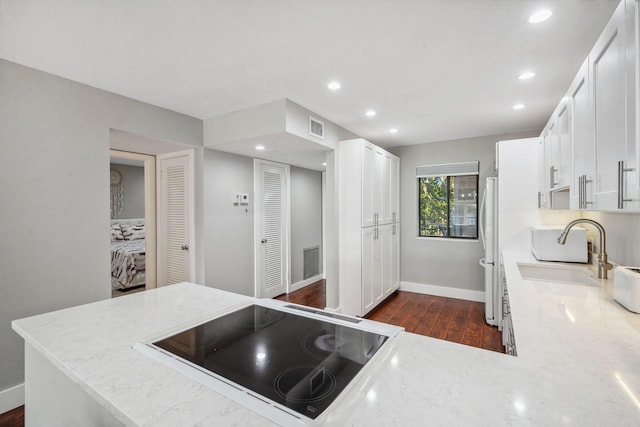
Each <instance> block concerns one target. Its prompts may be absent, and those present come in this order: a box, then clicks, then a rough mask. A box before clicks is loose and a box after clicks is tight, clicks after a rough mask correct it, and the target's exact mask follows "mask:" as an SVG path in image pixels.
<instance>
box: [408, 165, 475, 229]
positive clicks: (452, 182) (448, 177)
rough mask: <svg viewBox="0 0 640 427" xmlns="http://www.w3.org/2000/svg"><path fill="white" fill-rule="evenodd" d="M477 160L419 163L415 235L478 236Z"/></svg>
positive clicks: (417, 170)
mask: <svg viewBox="0 0 640 427" xmlns="http://www.w3.org/2000/svg"><path fill="white" fill-rule="evenodd" d="M478 170H479V168H478V162H466V163H449V164H443V165H431V166H420V167H418V168H417V169H416V176H417V179H418V236H419V237H445V238H454V239H477V238H478Z"/></svg>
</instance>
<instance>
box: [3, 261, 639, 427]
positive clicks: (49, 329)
mask: <svg viewBox="0 0 640 427" xmlns="http://www.w3.org/2000/svg"><path fill="white" fill-rule="evenodd" d="M527 255H528V254H505V270H506V276H507V280H508V282H509V292H510V296H511V309H512V312H513V325H514V329H515V337H516V342H517V346H518V357H512V356H508V355H505V354H500V353H494V352H490V351H485V350H481V349H477V348H472V347H467V346H463V345H458V344H454V343H450V342H446V341H441V340H437V339H432V338H428V337H423V336H419V335H415V334H410V333H406V332H401V333H400V335H399V336H398V337H397V338H396V339H395V342H394V348H393V350H392V353H391V357H389V358H388V359H386V360H385V363H384V366H382V367H381V369H379V370H375V371H367V372H368V373H369V377H368V378H366V381H365V383H364V387H363V388H362V390H363V392H362V395H361V397H359V398H358V399H357V401H356V404H355V409H353V410H352V411H351V412H350V413H349V414H348V416H347V417H346V421H345V425H351V426H375V425H386V426H389V425H397V426H412V425H451V424H457V425H487V426H488V425H492V426H496V425H631V424H637V422H638V420H639V419H640V404H639V403H638V399H639V394H640V361H639V360H640V359H639V358H638V355H640V317H639V316H638V315H634V314H632V313H629V312H627V311H626V310H624V309H623V308H621V307H620V306H618V305H617V304H616V303H614V302H612V301H611V298H610V296H607V292H606V288H607V284H606V283H605V286H604V288H603V289H604V290H601V289H599V288H596V287H585V286H576V285H563V284H557V283H550V282H547V283H544V282H533V281H527V280H523V279H521V278H520V275H519V273H518V269H517V262H518V261H520V260H521V259H525V260H526V261H530V260H529V258H530V255H528V256H527ZM252 301H254V299H253V298H250V297H246V296H242V295H237V294H233V293H229V292H225V291H220V290H216V289H212V288H208V287H205V286H200V285H194V284H188V283H183V284H178V285H172V286H168V287H164V288H159V289H155V290H151V291H147V292H141V293H138V294H134V295H130V296H127V297H122V298H115V299H112V300H105V301H100V302H96V303H92V304H87V305H83V306H78V307H74V308H70V309H66V310H61V311H57V312H52V313H47V314H43V315H39V316H34V317H30V318H25V319H20V320H16V321H14V322H13V328H14V330H15V331H16V332H18V333H19V334H20V335H21V336H22V337H23V338H24V340H25V352H26V356H25V357H26V369H25V370H26V372H25V377H26V421H27V426H29V425H32V426H36V425H45V424H46V425H51V426H56V425H65V426H73V425H77V426H80V425H107V426H111V425H113V426H119V425H127V426H175V425H184V426H186V425H201V426H208V425H212V426H213V425H216V426H221V425H242V426H263V425H265V426H266V425H273V424H272V423H271V422H270V421H268V420H267V419H265V418H263V417H261V416H260V415H258V414H256V413H254V412H252V411H250V410H248V409H246V408H244V407H243V406H241V405H239V404H237V403H235V402H234V401H232V400H229V399H227V398H225V397H223V396H222V395H220V394H218V393H216V392H214V391H212V390H210V389H208V388H207V387H205V386H202V385H201V384H199V383H197V382H196V381H193V380H191V379H190V378H188V377H186V376H184V375H182V374H181V373H179V372H177V371H175V370H173V369H171V368H169V367H167V366H165V365H164V364H162V363H159V362H157V361H155V360H153V359H151V358H149V357H148V356H147V355H145V354H142V353H140V352H139V351H137V350H135V349H133V348H132V347H133V345H134V344H135V343H136V342H139V341H144V340H146V339H148V338H149V337H151V336H154V335H157V334H158V333H161V332H162V331H165V330H169V329H175V328H178V327H187V326H189V325H193V324H197V323H199V322H200V321H202V320H203V319H207V318H211V317H212V316H214V315H215V314H216V313H222V312H227V311H229V310H231V309H233V308H234V307H240V306H243V305H246V304H247V303H251V302H252ZM567 313H571V316H568V315H567Z"/></svg>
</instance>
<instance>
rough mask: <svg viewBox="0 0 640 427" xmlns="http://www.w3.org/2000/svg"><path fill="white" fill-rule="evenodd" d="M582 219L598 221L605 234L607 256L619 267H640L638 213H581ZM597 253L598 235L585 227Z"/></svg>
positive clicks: (639, 221)
mask: <svg viewBox="0 0 640 427" xmlns="http://www.w3.org/2000/svg"><path fill="white" fill-rule="evenodd" d="M581 213H582V215H581V217H582V218H589V219H593V220H594V221H598V222H599V223H600V224H602V226H603V227H604V229H605V231H606V233H607V240H606V245H607V255H608V257H609V260H610V261H613V262H615V263H617V264H620V265H628V266H636V267H637V266H640V213H618V212H594V211H582V212H581ZM586 228H588V229H589V236H590V237H592V238H593V244H594V252H596V253H597V252H598V251H599V250H600V248H599V247H598V233H597V231H595V230H594V228H593V227H590V226H587V227H586Z"/></svg>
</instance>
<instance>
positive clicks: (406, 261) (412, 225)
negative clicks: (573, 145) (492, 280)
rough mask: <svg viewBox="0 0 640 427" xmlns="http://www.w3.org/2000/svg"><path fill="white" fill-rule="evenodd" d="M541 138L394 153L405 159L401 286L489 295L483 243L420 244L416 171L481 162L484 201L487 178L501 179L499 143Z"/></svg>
mask: <svg viewBox="0 0 640 427" xmlns="http://www.w3.org/2000/svg"><path fill="white" fill-rule="evenodd" d="M530 136H536V135H535V133H526V134H509V135H495V136H486V137H478V138H469V139H460V140H454V141H443V142H435V143H429V144H419V145H407V146H403V147H396V148H391V149H389V151H391V152H392V153H394V154H395V155H397V156H398V157H400V221H401V224H402V227H400V229H401V234H400V280H401V281H403V282H413V283H421V284H427V285H436V286H444V287H451V288H459V289H467V290H473V291H484V272H483V270H482V268H481V267H480V265H479V264H478V260H479V259H480V258H482V256H483V248H482V243H481V242H480V241H479V240H477V241H457V240H446V239H433V238H431V239H430V238H418V237H416V236H417V235H418V230H417V222H418V221H417V209H418V208H417V206H418V196H417V194H418V190H417V180H416V167H417V166H424V165H430V164H438V163H454V162H467V161H479V162H480V177H479V185H478V187H479V190H480V194H479V195H478V197H479V199H478V200H480V198H481V197H482V191H483V183H484V180H485V178H486V177H488V176H495V175H496V174H495V172H494V167H495V143H496V142H498V141H501V140H506V139H517V138H525V137H530Z"/></svg>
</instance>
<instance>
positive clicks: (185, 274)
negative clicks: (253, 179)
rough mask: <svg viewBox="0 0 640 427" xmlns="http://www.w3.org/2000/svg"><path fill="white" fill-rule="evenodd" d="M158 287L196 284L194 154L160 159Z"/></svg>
mask: <svg viewBox="0 0 640 427" xmlns="http://www.w3.org/2000/svg"><path fill="white" fill-rule="evenodd" d="M157 181H158V286H165V285H171V284H174V283H180V282H189V281H193V274H194V272H195V256H194V251H193V246H194V244H193V243H194V239H193V219H192V215H193V212H194V210H193V199H194V194H193V152H192V151H191V150H188V151H181V152H177V153H170V154H164V155H162V156H158V178H157Z"/></svg>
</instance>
